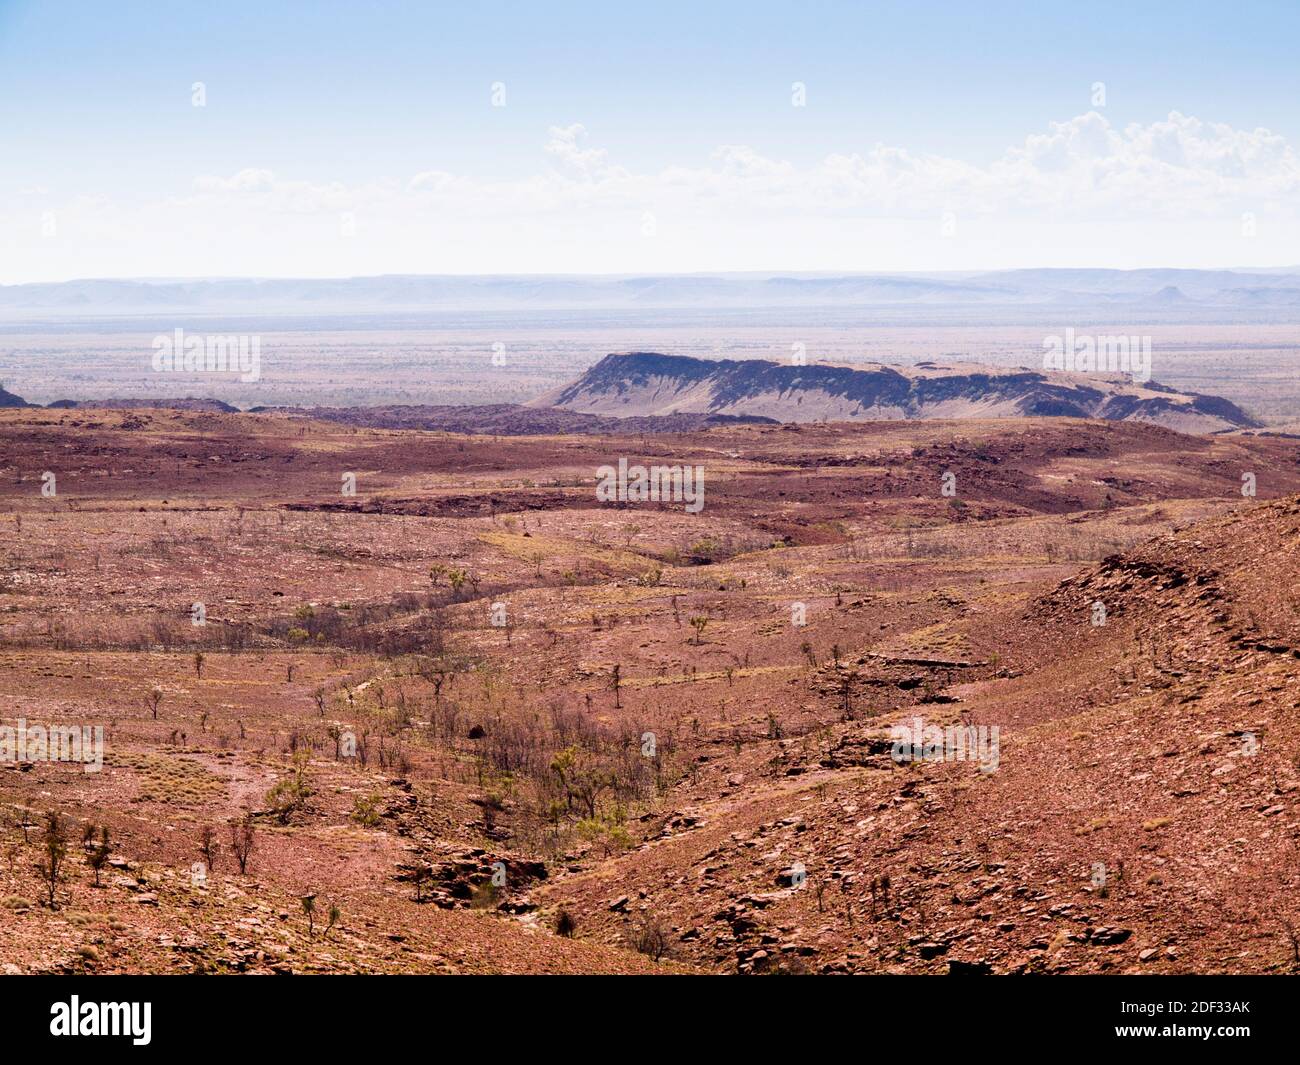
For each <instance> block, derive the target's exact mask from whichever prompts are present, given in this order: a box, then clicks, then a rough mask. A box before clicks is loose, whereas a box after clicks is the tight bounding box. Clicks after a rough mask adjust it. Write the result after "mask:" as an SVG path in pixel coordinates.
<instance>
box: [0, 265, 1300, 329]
mask: <svg viewBox="0 0 1300 1065" xmlns="http://www.w3.org/2000/svg"><path fill="white" fill-rule="evenodd" d="M908 306H911V307H916V308H918V309H921V308H926V307H940V306H953V307H969V308H975V307H987V308H998V307H1023V308H1034V307H1039V308H1043V309H1059V308H1063V307H1092V308H1108V307H1109V308H1115V309H1117V310H1123V309H1126V308H1127V309H1132V310H1136V311H1140V310H1143V309H1151V310H1158V309H1161V308H1169V307H1178V308H1187V309H1194V308H1205V309H1223V310H1229V311H1230V310H1234V309H1245V310H1255V309H1268V310H1279V311H1288V310H1294V311H1300V267H1295V268H1290V269H1283V270H1173V269H1147V270H1083V269H1077V270H1076V269H1033V270H1005V271H995V272H988V273H970V274H929V275H926V274H879V275H869V274H863V275H858V274H845V275H796V274H791V275H758V274H707V275H705V274H690V275H664V276H654V275H651V276H642V277H631V276H624V277H618V276H561V275H546V276H509V275H500V276H417V275H388V276H379V277H353V278H337V279H325V280H311V279H298V280H294V279H279V280H257V279H220V278H219V279H211V280H203V279H200V280H174V281H166V280H162V281H160V280H148V281H144V280H139V281H135V280H82V281H64V282H56V283H41V284H25V285H0V316H4V317H23V316H28V315H33V314H46V315H48V314H51V313H53V314H58V315H68V316H86V315H113V314H153V313H158V312H170V313H175V314H237V313H242V314H259V313H304V314H305V313H315V314H323V313H329V314H346V313H377V312H385V311H388V312H391V311H412V312H414V311H433V310H439V311H476V310H512V309H514V310H564V309H573V310H578V309H607V310H617V309H625V310H634V309H637V308H678V309H685V308H715V309H724V308H742V309H743V308H782V307H840V308H852V307H908Z"/></svg>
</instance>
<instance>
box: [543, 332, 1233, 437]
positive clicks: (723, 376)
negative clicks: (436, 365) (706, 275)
mask: <svg viewBox="0 0 1300 1065" xmlns="http://www.w3.org/2000/svg"><path fill="white" fill-rule="evenodd" d="M529 405H530V406H532V407H539V408H547V407H549V408H557V409H560V410H566V411H576V412H581V413H585V414H596V415H605V416H613V417H624V418H626V417H643V418H644V417H655V416H665V415H675V414H713V415H718V414H729V415H742V416H750V417H761V418H770V419H772V420H774V421H779V422H818V421H882V420H896V419H909V420H910V419H916V418H1007V417H1031V416H1036V417H1063V418H1102V419H1105V420H1108V421H1144V422H1152V423H1155V424H1158V425H1163V426H1165V427H1167V428H1170V429H1176V430H1178V431H1180V432H1193V433H1209V432H1220V431H1223V430H1228V429H1241V428H1253V427H1255V426H1256V424H1257V423H1256V422H1255V421H1254V420H1252V419H1251V418H1250V417H1249V416H1248V415H1247V414H1246V413H1245V412H1244V411H1242V410H1241V409H1240V408H1239V407H1237V406H1236V405H1235V404H1233V403H1230V402H1229V401H1228V400H1226V399H1221V398H1219V397H1217V396H1204V395H1197V394H1194V393H1186V392H1179V391H1176V390H1175V389H1172V388H1169V387H1167V386H1164V385H1160V384H1157V383H1155V382H1154V381H1151V382H1147V383H1145V384H1143V383H1138V382H1135V381H1132V380H1130V379H1129V378H1128V377H1127V376H1125V375H1123V374H1114V373H1098V374H1090V373H1066V372H1061V371H1054V370H1033V369H1027V368H1019V369H1004V368H997V367H988V366H977V365H974V364H961V363H959V364H955V365H939V364H937V363H932V362H924V363H919V364H917V365H915V366H886V365H881V364H875V363H872V364H863V365H860V366H840V365H829V364H812V365H806V366H797V365H786V364H782V363H776V362H769V361H766V360H762V359H747V360H740V361H736V360H731V359H722V360H717V361H714V360H709V359H696V358H690V357H686V356H679V355H660V354H656V353H653V352H640V351H636V352H626V353H621V354H615V355H607V356H605V358H603V359H601V361H600V362H598V363H597V364H596V365H595V366H593V367H592V368H591V369H590V370H588V371H587V372H586V373H585V374H583V375H582V376H581V377H580V378H578V379H577V380H576V381H573V382H572V383H570V384H567V385H564V386H563V387H560V388H557V389H553V390H552V391H550V392H548V393H546V394H545V395H543V396H540V397H538V398H537V399H535V400H533V401H532V403H530V404H529Z"/></svg>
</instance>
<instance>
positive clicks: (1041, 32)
mask: <svg viewBox="0 0 1300 1065" xmlns="http://www.w3.org/2000/svg"><path fill="white" fill-rule="evenodd" d="M1297 40H1300V4H1297V3H1295V2H1294V0H1289V2H1278V3H1272V2H1254V0H1240V2H1235V3H1232V4H1224V3H1222V2H1219V3H1212V4H1211V3H1197V2H1179V3H1161V2H1151V3H1145V4H1141V5H1135V4H1133V3H1131V2H1129V3H1109V2H1104V0H1103V2H1096V0H1092V2H1089V3H1086V4H1079V3H1054V2H1035V3H1005V2H1004V3H999V2H996V0H992V2H982V3H979V4H975V3H969V2H963V3H949V2H930V3H927V2H924V0H918V2H910V3H901V2H900V3H869V2H855V3H849V2H845V3H837V2H817V0H811V2H802V3H792V2H790V0H783V2H780V3H769V2H765V0H746V2H743V3H733V2H729V0H715V2H710V0H693V2H690V3H679V2H676V0H667V2H658V3H656V4H653V5H636V6H633V5H623V4H610V3H608V2H607V0H606V2H602V3H587V2H566V0H550V2H547V3H519V2H511V0H491V2H487V3H473V4H468V3H464V2H463V0H460V2H457V3H439V2H425V3H398V2H384V0H376V2H367V3H333V2H330V0H324V2H314V3H278V2H275V0H259V2H257V3H249V2H245V0H222V2H221V3H215V4H214V3H211V2H206V0H205V2H203V3H194V2H189V0H173V2H169V3H166V4H159V3H134V2H131V0H118V2H115V3H113V4H104V3H92V2H61V0H46V2H31V0H0V283H4V284H13V283H20V282H30V281H56V280H66V279H71V278H85V277H210V276H256V277H290V276H299V277H328V276H355V275H364V274H381V273H425V274H437V273H456V274H462V273H660V272H681V273H685V272H703V271H737V270H761V271H771V272H786V271H832V272H840V271H844V272H849V271H852V272H897V271H949V270H980V269H1000V268H1014V267H1032V266H1107V267H1119V268H1134V267H1141V266H1181V267H1277V266H1293V265H1296V263H1297V261H1300V251H1297V250H1296V249H1297V248H1300V242H1298V241H1297V237H1300V215H1298V209H1300V156H1298V155H1297V151H1298V150H1300V63H1297V62H1296V61H1295V55H1294V50H1295V42H1296V41H1297Z"/></svg>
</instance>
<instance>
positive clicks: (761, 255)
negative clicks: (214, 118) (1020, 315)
mask: <svg viewBox="0 0 1300 1065" xmlns="http://www.w3.org/2000/svg"><path fill="white" fill-rule="evenodd" d="M589 142H590V137H589V135H588V132H587V130H586V129H585V127H584V126H583V125H582V124H580V123H574V124H572V125H568V126H555V127H552V128H551V129H550V130H549V132H548V137H547V140H546V141H545V143H544V145H543V146H542V150H541V152H540V153H539V167H538V170H537V172H536V173H534V174H532V175H530V176H527V177H524V178H519V179H513V180H496V179H490V178H483V177H477V176H472V175H467V174H453V173H449V172H447V171H443V170H428V171H424V172H421V173H418V174H415V175H413V176H409V177H404V178H402V179H401V180H389V179H383V180H375V181H372V182H370V183H367V184H364V185H355V186H350V185H344V184H341V183H338V182H325V183H316V182H312V181H309V180H303V179H301V178H299V177H290V176H285V175H281V174H277V173H273V172H272V171H270V170H266V169H260V168H255V167H249V168H244V169H240V170H237V171H235V172H234V173H232V174H229V175H205V176H200V177H198V178H196V179H195V180H194V181H193V184H192V187H191V189H190V190H189V191H188V192H183V193H178V194H177V195H175V196H173V197H171V198H169V199H166V200H164V201H162V202H159V203H154V204H150V205H147V206H143V207H132V206H128V205H125V204H115V203H112V202H109V201H106V200H104V199H103V198H100V197H82V198H79V199H77V200H74V201H71V202H68V203H64V204H51V203H49V202H42V203H40V204H37V203H35V202H34V201H33V200H32V199H30V198H28V199H24V200H22V201H21V202H14V204H13V206H12V207H11V209H10V211H9V212H8V214H7V215H6V216H3V217H0V223H3V226H4V229H5V231H6V232H8V233H9V234H11V238H10V243H11V244H12V245H13V246H14V247H15V248H16V250H17V251H18V252H19V254H18V255H16V256H12V257H10V256H6V263H7V264H12V265H8V266H7V270H8V273H9V276H5V277H0V280H3V281H5V282H14V281H19V280H33V279H40V278H58V277H73V276H81V277H84V276H123V275H133V274H139V275H149V276H159V275H162V274H168V273H170V274H176V275H182V276H191V275H195V274H217V273H220V274H248V275H268V274H279V275H293V274H300V275H331V274H333V275H345V274H358V273H379V272H389V271H411V272H430V273H433V272H479V271H482V272H568V271H573V272H579V271H634V270H647V271H648V270H679V271H688V270H726V269H758V268H762V269H768V268H771V269H861V270H898V269H974V268H980V267H996V266H1015V265H1113V266H1126V265H1156V264H1160V265H1189V266H1192V265H1234V264H1243V263H1253V264H1258V265H1267V264H1268V262H1269V261H1270V259H1272V260H1275V261H1276V262H1277V263H1279V264H1281V263H1289V262H1292V261H1293V260H1294V258H1295V252H1294V248H1295V246H1296V239H1297V237H1300V229H1298V228H1297V226H1298V218H1297V211H1296V204H1297V203H1298V202H1300V199H1298V198H1297V194H1300V159H1297V155H1296V151H1295V149H1294V148H1293V147H1292V146H1291V145H1289V144H1288V143H1287V142H1286V140H1285V139H1284V138H1283V137H1280V136H1278V135H1277V134H1274V133H1271V132H1269V131H1268V130H1265V129H1255V130H1241V129H1235V128H1233V127H1230V126H1226V125H1223V124H1221V123H1213V122H1206V121H1203V120H1201V119H1197V118H1194V117H1190V116H1186V115H1182V114H1180V113H1178V112H1173V113H1171V114H1170V115H1169V116H1168V118H1166V119H1162V120H1160V121H1157V122H1153V123H1151V124H1149V125H1141V124H1133V125H1129V126H1126V127H1124V128H1122V129H1120V128H1116V127H1114V126H1112V125H1111V124H1110V122H1109V121H1108V120H1107V119H1106V118H1105V117H1104V116H1103V115H1101V114H1098V113H1096V112H1089V113H1088V114H1084V115H1079V116H1076V117H1074V118H1071V119H1069V120H1068V121H1064V122H1054V123H1051V124H1050V126H1049V128H1048V129H1047V130H1046V131H1045V132H1041V133H1034V134H1031V135H1029V136H1027V137H1026V138H1025V139H1024V141H1023V143H1022V144H1019V145H1015V146H1012V147H1010V148H1007V149H1006V150H1005V151H1004V152H1003V153H1002V154H1001V156H1000V157H998V158H997V159H995V160H994V161H993V162H992V163H989V164H988V165H984V166H980V165H975V164H972V163H969V162H965V161H963V160H960V159H955V158H948V157H944V156H939V155H930V154H919V153H915V152H913V151H910V150H908V149H907V148H905V147H899V146H889V145H877V146H875V147H873V148H871V149H870V150H868V151H864V152H861V153H857V152H854V153H837V154H830V155H827V156H826V157H825V158H824V159H822V160H821V161H819V162H817V163H815V164H813V165H805V166H800V165H796V164H794V163H792V162H789V161H787V160H783V159H777V158H771V157H769V156H766V155H764V154H763V153H761V152H759V151H757V150H755V149H754V148H752V147H749V146H745V145H724V146H722V147H719V148H718V149H717V150H716V151H714V152H713V153H712V155H711V156H710V157H709V158H708V159H707V161H706V162H705V163H703V164H702V165H696V166H684V165H675V166H671V167H668V168H666V169H663V170H661V171H658V172H655V173H637V172H633V171H631V170H629V169H627V168H626V167H623V166H620V165H617V164H616V163H615V162H613V161H611V160H610V158H609V153H608V152H607V151H606V150H605V149H603V148H600V147H596V146H592V145H591V144H590V143H589ZM51 210H53V211H54V212H55V214H56V215H57V216H58V229H57V236H56V237H51V236H50V235H49V233H48V231H47V230H48V227H46V229H45V230H43V229H42V224H41V218H42V214H43V212H48V211H51ZM1245 211H1251V212H1253V213H1255V214H1256V215H1257V217H1258V237H1257V239H1256V240H1255V241H1254V242H1253V243H1247V242H1246V241H1244V240H1243V238H1242V235H1241V227H1240V225H1239V221H1240V217H1241V214H1242V212H1245ZM945 212H951V213H952V214H953V215H954V216H955V217H956V218H957V219H958V220H959V221H958V226H957V231H956V235H955V236H953V237H952V238H950V239H942V238H941V237H940V235H939V233H938V224H939V218H940V216H941V215H943V214H944V213H945ZM344 213H347V214H348V215H350V216H353V217H354V218H355V231H354V233H353V234H352V235H350V236H348V237H347V238H346V239H345V238H344V237H343V235H342V234H341V231H340V227H339V224H338V218H339V216H340V215H342V214H344ZM647 213H649V214H651V215H653V217H654V219H655V226H654V227H653V235H647V232H646V230H645V229H644V228H643V226H642V220H643V218H644V217H645V216H646V214H647Z"/></svg>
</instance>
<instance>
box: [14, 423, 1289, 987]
mask: <svg viewBox="0 0 1300 1065" xmlns="http://www.w3.org/2000/svg"><path fill="white" fill-rule="evenodd" d="M0 455H3V460H2V461H0V494H2V495H3V509H4V512H5V513H4V517H3V522H4V525H5V536H4V539H3V542H2V543H0V560H2V567H3V568H2V570H0V675H2V676H3V680H0V688H3V690H4V691H5V693H6V696H7V698H6V705H5V709H4V717H3V723H4V724H7V725H13V724H14V722H15V719H17V718H19V717H21V718H24V719H25V720H26V721H27V722H28V723H37V722H39V723H42V724H45V725H50V724H58V723H69V724H76V725H99V726H102V727H103V728H104V760H103V766H102V769H101V770H100V771H98V772H84V771H83V769H84V767H83V766H80V765H75V764H66V763H57V762H46V761H25V762H21V761H20V762H16V763H10V764H0V815H2V817H0V927H3V931H4V935H3V939H2V940H0V943H2V944H3V945H2V946H0V963H2V964H3V965H4V966H5V968H6V971H11V972H13V971H17V972H81V971H86V972H193V971H204V972H266V971H273V972H354V971H361V972H663V973H671V972H682V971H696V972H724V973H725V972H738V971H739V972H746V973H748V972H755V973H758V972H811V973H849V972H917V973H946V972H994V973H1008V972H1102V971H1111V972H1130V971H1162V972H1170V971H1173V972H1181V971H1194V972H1282V971H1290V970H1291V969H1293V968H1295V967H1296V966H1297V965H1298V964H1300V939H1298V938H1297V928H1300V903H1297V901H1296V899H1297V897H1298V896H1297V894H1296V890H1295V889H1296V887H1297V886H1298V885H1297V883H1296V873H1295V870H1296V869H1297V868H1298V867H1300V866H1298V864H1297V861H1296V858H1297V854H1296V839H1297V829H1298V827H1300V826H1298V824H1297V811H1296V804H1295V798H1296V796H1297V795H1298V794H1300V768H1298V766H1300V739H1297V737H1298V736H1300V732H1298V731H1297V728H1296V715H1297V713H1298V712H1300V710H1298V708H1297V694H1296V693H1297V682H1296V676H1297V669H1300V598H1298V593H1297V588H1296V583H1295V579H1294V574H1295V572H1296V569H1297V562H1298V561H1300V558H1298V556H1300V502H1298V501H1297V499H1296V493H1300V441H1297V440H1295V439H1294V438H1288V437H1284V436H1279V435H1275V434H1266V433H1245V434H1242V433H1231V434H1223V435H1218V436H1187V435H1181V434H1178V433H1174V432H1171V431H1169V430H1166V429H1163V428H1158V427H1155V426H1149V425H1142V424H1137V423H1127V422H1126V423H1106V422H1090V421H1081V420H1075V419H1068V418H1053V419H1008V420H1003V421H961V422H956V421H950V422H940V421H927V422H916V423H908V422H887V423H876V424H859V425H849V424H838V425H803V426H795V425H784V426H782V425H735V426H723V427H717V428H712V429H709V430H707V431H701V432H695V433H689V434H668V433H663V434H649V433H636V434H612V435H611V434H590V433H588V434H583V435H574V436H538V435H533V436H527V437H507V436H489V435H456V434H451V433H441V432H417V431H398V430H385V429H367V428H355V427H349V426H346V425H339V424H331V423H325V422H320V421H314V420H311V419H308V418H303V417H290V416H281V415H273V414H260V415H254V414H225V413H208V412H194V411H188V412H187V411H171V410H162V409H138V410H130V411H122V410H95V409H82V410H75V409H73V410H48V409H17V410H8V411H4V412H0ZM620 458H627V459H628V460H629V461H630V462H634V463H647V464H649V463H659V462H662V463H666V464H678V465H679V464H683V463H689V464H695V465H698V466H702V467H703V468H704V469H705V471H706V475H707V476H706V482H705V484H706V490H705V500H704V506H703V508H702V510H701V511H700V512H699V513H698V514H693V513H689V512H687V511H686V509H685V508H684V507H683V506H682V505H681V503H674V502H666V503H640V504H637V503H601V502H598V500H597V497H596V491H595V484H596V476H597V470H598V469H599V468H600V467H601V466H604V465H607V464H613V463H617V462H618V460H619V459H620ZM46 473H53V474H54V475H55V477H56V480H57V493H56V494H53V495H46V494H43V493H42V491H41V489H42V485H43V483H45V478H44V476H43V475H44V474H46ZM347 474H353V475H354V476H355V488H356V491H355V495H350V494H345V492H344V491H343V485H344V483H345V475H347ZM1246 474H1250V475H1253V477H1254V483H1255V484H1256V486H1257V496H1256V497H1254V498H1249V497H1244V496H1243V494H1242V491H1241V489H1242V485H1243V476H1244V475H1246ZM945 484H947V485H951V486H953V487H954V489H955V490H953V491H950V492H945V491H944V485H945ZM196 604H198V605H200V606H201V607H202V609H201V611H196ZM1098 604H1101V607H1102V609H1101V612H1100V615H1099V612H1098ZM199 619H201V620H202V624H196V623H195V622H196V620H199ZM918 721H920V722H923V723H924V724H926V725H939V726H944V727H951V726H961V727H966V726H973V727H975V728H980V727H985V728H986V729H991V728H993V727H996V728H997V729H998V734H999V736H1000V751H999V754H998V757H997V760H996V765H995V766H989V765H985V766H981V764H979V763H978V762H975V761H972V760H965V761H946V762H938V763H936V762H928V761H911V760H904V761H900V760H898V759H897V758H895V757H893V756H892V753H891V752H892V749H893V741H892V739H891V735H892V733H891V730H892V728H893V727H894V726H896V725H900V724H902V725H912V724H913V723H914V722H918ZM51 812H56V813H58V814H59V815H60V816H61V817H62V818H64V819H65V820H66V824H67V826H68V829H67V831H68V838H69V840H70V843H69V847H68V854H67V856H66V858H65V861H64V864H63V868H62V873H61V875H58V876H56V877H55V878H54V880H55V882H54V884H53V893H54V900H53V902H54V905H53V907H51V905H50V900H49V898H48V893H49V888H50V885H49V883H48V878H46V877H43V876H42V874H41V872H40V870H39V866H40V864H41V861H40V859H41V853H42V848H41V833H42V828H43V825H44V824H45V820H46V818H47V817H48V815H49V814H50V813H51ZM87 826H93V828H92V831H91V832H87V831H86V828H87ZM104 828H107V830H108V843H107V845H106V846H105V845H103V844H102V843H101V841H102V839H103V835H102V830H103V829H104ZM205 836H208V842H209V844H210V845H209V846H206V847H205V842H204V841H205ZM237 851H239V852H241V853H240V854H237V853H236V852H237ZM241 856H242V857H243V858H245V859H246V862H245V864H244V867H243V868H242V869H241V864H240V861H239V858H240V857H241ZM92 859H94V861H93V862H92ZM96 864H97V865H98V866H99V868H98V869H96V868H93V865H96Z"/></svg>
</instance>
